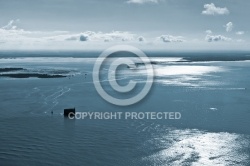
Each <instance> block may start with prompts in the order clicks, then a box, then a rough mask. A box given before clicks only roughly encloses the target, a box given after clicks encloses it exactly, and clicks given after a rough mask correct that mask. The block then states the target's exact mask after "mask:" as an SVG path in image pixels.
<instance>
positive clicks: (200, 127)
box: [0, 55, 250, 166]
mask: <svg viewBox="0 0 250 166" xmlns="http://www.w3.org/2000/svg"><path fill="white" fill-rule="evenodd" d="M249 58H250V57H249ZM233 59H234V58H230V59H225V60H223V58H222V59H219V60H217V59H210V58H209V57H206V56H205V55H204V58H203V59H201V58H200V57H199V58H197V57H193V59H192V58H187V57H182V56H176V55H175V56H172V57H171V56H168V57H157V56H154V57H152V58H151V61H152V62H154V63H153V68H154V73H155V74H154V83H153V86H152V88H151V91H150V92H149V94H148V95H147V96H146V97H145V98H144V99H143V100H142V101H140V102H139V103H137V104H135V105H132V106H127V107H120V106H115V105H112V104H110V103H108V102H106V101H105V100H104V99H102V98H101V97H100V96H99V94H98V93H97V91H96V89H95V87H94V84H93V80H92V74H93V65H94V63H95V61H96V58H90V57H79V56H77V57H69V56H63V57H53V56H49V57H42V56H40V57H38V56H35V57H32V56H27V57H26V56H25V55H23V56H21V57H15V58H9V57H8V56H2V57H1V59H0V68H23V69H24V70H21V71H20V70H18V71H9V72H2V73H0V74H3V73H8V74H20V73H26V74H27V73H28V74H30V73H33V74H34V73H36V74H37V73H39V74H60V75H64V76H66V77H63V78H36V77H30V78H13V77H8V76H5V77H0V92H1V93H0V133H1V135H0V165H10V166H11V165H19V166H26V165H38V166H39V165H58V166H61V165H100V166H102V165H110V166H117V165H124V166H127V165H132V166H133V165H134V166H138V165H142V166H153V165H156V166H163V165H185V166H188V165H197V166H200V165H223V166H224V165H242V166H247V165H250V128H249V124H250V73H249V71H250V61H248V59H244V58H243V59H237V58H236V59H235V60H234V61H232V60H233ZM229 60H230V61H229ZM108 65H109V63H107V64H106V65H104V66H103V69H102V71H101V72H100V73H101V78H102V83H103V87H105V90H106V91H107V92H109V93H110V94H112V95H115V96H116V97H118V98H124V95H121V94H118V93H114V92H113V91H112V88H111V87H110V86H109V85H108V84H109V82H108V79H107V74H108ZM145 77H146V73H145V69H144V68H143V66H138V70H137V71H136V72H134V71H132V70H131V69H130V68H127V67H121V68H119V74H118V75H117V77H116V79H117V80H118V82H119V83H120V84H124V85H125V84H126V83H128V81H129V80H131V79H133V80H137V81H138V82H139V83H138V87H137V89H136V90H135V91H133V92H131V93H130V94H128V95H127V96H126V95H125V98H126V97H129V96H131V95H134V94H136V93H138V92H139V91H140V90H141V89H142V87H143V85H144V84H145ZM71 107H75V108H76V111H80V112H180V113H181V119H179V120H177V119H176V120H170V119H168V120H164V119H162V120H153V119H151V120H150V119H141V120H139V119H137V120H134V119H127V120H126V119H109V120H104V119H102V120H93V119H84V120H83V119H79V120H77V119H75V120H71V119H68V118H64V117H63V115H62V113H63V109H64V108H71ZM51 111H53V114H51Z"/></svg>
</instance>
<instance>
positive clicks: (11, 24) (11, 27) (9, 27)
mask: <svg viewBox="0 0 250 166" xmlns="http://www.w3.org/2000/svg"><path fill="white" fill-rule="evenodd" d="M19 21H20V20H19V19H16V20H10V21H9V23H8V24H7V25H5V26H3V27H2V28H1V29H5V30H16V29H17V26H16V24H17V23H18V22H19Z"/></svg>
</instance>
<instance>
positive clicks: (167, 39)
mask: <svg viewBox="0 0 250 166" xmlns="http://www.w3.org/2000/svg"><path fill="white" fill-rule="evenodd" d="M158 39H160V40H162V41H163V42H166V43H169V42H184V40H183V37H182V36H172V35H162V36H160V37H158Z"/></svg>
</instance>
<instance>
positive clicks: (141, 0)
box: [127, 0, 159, 4]
mask: <svg viewBox="0 0 250 166" xmlns="http://www.w3.org/2000/svg"><path fill="white" fill-rule="evenodd" d="M127 3H135V4H144V3H159V0H128V1H127Z"/></svg>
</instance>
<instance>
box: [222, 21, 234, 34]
mask: <svg viewBox="0 0 250 166" xmlns="http://www.w3.org/2000/svg"><path fill="white" fill-rule="evenodd" d="M224 27H225V28H226V31H227V32H231V31H232V30H233V23H232V22H229V23H227V24H226V25H224Z"/></svg>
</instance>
